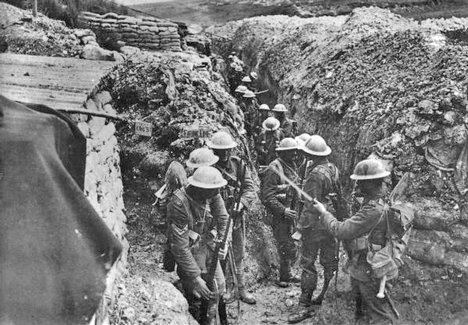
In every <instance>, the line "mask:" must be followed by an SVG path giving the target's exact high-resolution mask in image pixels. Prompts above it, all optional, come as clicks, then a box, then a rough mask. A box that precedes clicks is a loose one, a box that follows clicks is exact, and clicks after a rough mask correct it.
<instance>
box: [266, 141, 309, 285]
mask: <svg viewBox="0 0 468 325" xmlns="http://www.w3.org/2000/svg"><path fill="white" fill-rule="evenodd" d="M276 151H277V153H278V158H277V159H275V160H273V161H272V162H271V163H270V165H269V166H268V169H267V170H266V171H265V172H264V174H263V176H262V183H261V188H260V193H261V199H262V202H263V204H264V205H265V208H266V210H267V214H268V216H269V223H270V224H271V227H272V229H273V236H274V237H275V240H276V244H277V248H278V254H279V258H280V269H279V281H277V284H278V285H279V286H280V287H287V286H288V285H289V283H290V282H295V283H297V282H300V279H299V278H298V277H295V276H293V275H292V273H291V265H292V263H293V261H294V259H295V257H296V247H295V245H294V241H293V240H292V238H291V235H292V233H293V230H294V228H295V220H296V218H297V213H296V211H295V210H294V208H295V207H294V205H295V203H296V202H295V201H296V199H297V193H295V190H293V189H292V187H291V186H289V185H288V184H287V183H286V182H285V180H284V177H282V175H284V176H286V177H287V178H288V179H290V180H292V181H293V182H297V173H296V163H295V156H296V151H297V143H296V141H295V140H294V139H292V138H285V139H283V140H281V142H280V144H279V146H278V148H276ZM295 198H296V199H295Z"/></svg>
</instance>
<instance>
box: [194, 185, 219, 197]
mask: <svg viewBox="0 0 468 325" xmlns="http://www.w3.org/2000/svg"><path fill="white" fill-rule="evenodd" d="M197 192H198V195H199V196H200V198H201V199H203V200H208V199H210V198H212V197H213V196H215V195H216V194H218V189H217V188H213V189H212V188H197Z"/></svg>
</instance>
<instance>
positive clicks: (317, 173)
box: [298, 159, 343, 306]
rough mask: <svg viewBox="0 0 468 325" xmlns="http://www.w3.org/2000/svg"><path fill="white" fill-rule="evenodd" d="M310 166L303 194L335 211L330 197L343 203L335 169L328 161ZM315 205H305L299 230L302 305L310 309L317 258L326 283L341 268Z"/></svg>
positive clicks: (330, 238) (315, 284)
mask: <svg viewBox="0 0 468 325" xmlns="http://www.w3.org/2000/svg"><path fill="white" fill-rule="evenodd" d="M308 165H309V166H308V167H307V171H306V180H305V184H304V191H305V192H306V193H307V194H309V195H310V196H311V197H313V198H316V199H317V200H318V201H320V202H323V203H324V204H325V205H326V206H327V208H328V209H329V210H330V209H334V206H333V204H332V202H331V199H330V194H332V193H333V194H334V195H336V199H337V200H343V198H342V197H341V187H340V185H339V174H338V170H337V168H336V166H335V165H333V164H332V163H329V162H328V160H326V159H324V160H322V161H321V162H319V163H317V164H312V165H310V163H309V164H308ZM303 168H304V167H303ZM337 187H338V188H337ZM336 192H338V193H336ZM313 204H314V203H313V202H309V201H307V202H305V203H304V210H303V212H302V214H301V216H300V217H299V222H298V228H299V229H300V230H301V233H302V256H301V267H302V279H301V289H302V294H301V297H300V299H299V303H300V304H302V305H305V306H307V305H310V299H311V297H312V294H313V292H314V291H315V289H316V288H317V269H316V267H315V261H316V260H317V257H318V255H319V254H320V264H321V265H322V266H323V268H324V278H325V279H326V280H327V279H328V280H330V279H331V278H332V276H333V273H334V272H335V271H336V269H337V267H338V260H337V257H336V241H335V239H334V238H333V236H332V235H331V234H330V233H329V232H328V231H327V230H326V228H325V227H324V226H323V225H322V224H321V223H320V221H319V217H320V216H319V213H318V212H317V211H316V210H315V208H314V206H313ZM340 213H341V211H340Z"/></svg>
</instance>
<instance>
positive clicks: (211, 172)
mask: <svg viewBox="0 0 468 325" xmlns="http://www.w3.org/2000/svg"><path fill="white" fill-rule="evenodd" d="M188 183H189V184H190V186H192V187H194V188H195V189H196V190H195V191H194V192H195V193H196V194H197V197H198V198H200V199H208V198H210V197H213V196H214V195H216V194H217V192H218V189H220V188H221V187H223V186H226V184H227V181H226V180H225V179H224V178H223V176H222V175H221V172H220V171H219V170H217V169H216V168H214V167H212V166H202V167H200V168H198V169H197V170H196V171H195V172H194V173H193V175H192V176H190V177H189V178H188Z"/></svg>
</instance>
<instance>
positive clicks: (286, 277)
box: [276, 260, 301, 288]
mask: <svg viewBox="0 0 468 325" xmlns="http://www.w3.org/2000/svg"><path fill="white" fill-rule="evenodd" d="M279 271H280V272H279V273H280V276H279V281H277V282H276V284H277V285H278V286H279V287H281V288H287V287H289V283H299V282H301V279H300V278H298V277H296V276H294V275H292V273H291V262H290V261H289V260H285V261H284V260H283V261H280V269H279Z"/></svg>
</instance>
